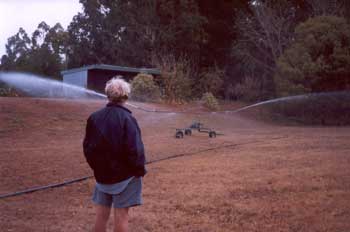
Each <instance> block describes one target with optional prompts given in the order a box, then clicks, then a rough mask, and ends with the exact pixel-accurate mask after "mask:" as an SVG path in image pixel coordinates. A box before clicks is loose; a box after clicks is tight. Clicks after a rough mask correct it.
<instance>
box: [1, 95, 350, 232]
mask: <svg viewBox="0 0 350 232" xmlns="http://www.w3.org/2000/svg"><path fill="white" fill-rule="evenodd" d="M104 104H105V102H103V101H93V100H90V101H82V100H53V99H34V98H0V161H1V162H0V175H1V183H0V194H5V193H9V192H15V191H20V190H24V189H27V188H30V187H36V186H42V185H48V184H52V183H58V182H62V181H67V180H70V179H74V178H78V177H83V176H88V175H91V171H90V170H89V168H88V166H87V164H86V162H85V159H84V157H83V154H82V147H81V143H82V139H83V136H84V129H85V128H84V127H85V120H86V118H87V117H88V115H89V114H90V113H92V112H93V111H95V110H96V109H99V108H100V107H102V106H103V105H104ZM135 104H137V103H135ZM142 105H143V106H145V107H148V108H159V109H170V110H171V109H174V108H170V107H168V106H164V105H151V104H142ZM183 108H184V107H182V108H181V110H183ZM176 110H179V108H176ZM187 110H189V112H188V113H182V114H164V113H146V112H143V111H139V110H136V109H134V110H133V112H134V114H135V116H136V118H137V119H138V121H139V123H140V126H141V128H142V133H143V139H144V143H145V147H146V151H147V160H148V161H157V160H159V159H162V158H166V157H172V156H176V155H183V156H181V157H177V158H174V159H168V160H163V161H159V162H154V163H151V164H148V165H147V169H148V171H149V172H148V174H147V175H146V176H145V178H144V193H143V198H144V205H143V206H142V207H138V208H134V209H132V210H131V220H130V223H131V225H130V227H131V228H130V229H131V231H137V232H139V231H140V232H142V231H152V232H153V231H155V232H157V231H159V232H163V231H167V232H171V231H186V232H187V231H192V232H195V231H196V232H199V231H201V232H202V231H208V232H209V231H210V232H212V231H220V232H221V231H223V232H225V231H272V232H273V231H334V232H345V231H350V220H349V218H350V142H349V141H350V128H349V127H301V126H294V127H287V126H281V125H272V124H266V123H262V122H258V121H254V120H253V119H247V118H245V117H244V116H243V115H238V114H222V113H219V114H210V113H205V112H204V111H203V110H202V109H201V108H200V107H198V106H191V107H187ZM198 112H201V113H200V114H197V113H198ZM194 119H199V120H201V122H203V123H205V125H207V126H208V127H212V128H214V129H216V130H218V131H220V132H222V133H223V134H224V135H222V136H218V137H217V138H213V139H210V138H208V135H207V134H200V133H198V132H193V135H192V136H190V137H186V138H185V139H175V138H174V133H175V129H174V128H177V127H186V126H188V125H189V124H191V123H192V121H193V120H194ZM93 187H94V180H93V179H89V180H85V181H82V182H79V183H74V184H71V185H67V186H64V187H59V188H53V189H48V190H44V191H38V192H34V193H30V194H25V195H20V196H15V197H10V198H5V199H0V226H1V229H0V230H1V231H16V232H17V231H89V230H90V229H91V227H92V224H93V221H94V208H93V204H92V202H91V200H90V197H91V192H92V189H93ZM109 226H110V229H111V228H112V221H111V223H110V225H109Z"/></svg>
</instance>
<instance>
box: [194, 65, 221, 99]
mask: <svg viewBox="0 0 350 232" xmlns="http://www.w3.org/2000/svg"><path fill="white" fill-rule="evenodd" d="M223 77H224V71H223V70H221V69H219V68H217V67H215V68H214V69H209V70H206V71H204V72H202V73H201V74H200V79H199V82H198V85H197V86H196V89H197V91H196V92H199V93H209V92H210V93H213V94H215V95H216V96H217V95H218V94H219V93H220V91H221V90H222V87H223Z"/></svg>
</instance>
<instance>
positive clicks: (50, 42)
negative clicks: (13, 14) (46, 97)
mask: <svg viewBox="0 0 350 232" xmlns="http://www.w3.org/2000/svg"><path fill="white" fill-rule="evenodd" d="M66 42H67V33H66V32H65V31H64V29H63V28H62V26H61V25H60V24H56V25H55V26H54V27H52V28H50V26H49V25H47V24H46V23H45V22H41V23H40V24H39V25H38V28H37V29H36V30H35V31H34V32H33V34H32V37H31V38H29V36H28V35H27V33H26V32H25V31H24V29H22V28H20V29H19V31H18V33H17V34H16V35H14V36H12V37H10V38H9V39H8V43H7V44H6V53H7V54H6V55H4V56H3V57H2V58H1V69H2V70H7V71H10V70H11V71H22V72H31V73H35V74H39V75H43V76H48V77H52V78H56V79H58V78H60V71H61V69H62V63H63V62H64V58H63V57H64V54H65V51H66Z"/></svg>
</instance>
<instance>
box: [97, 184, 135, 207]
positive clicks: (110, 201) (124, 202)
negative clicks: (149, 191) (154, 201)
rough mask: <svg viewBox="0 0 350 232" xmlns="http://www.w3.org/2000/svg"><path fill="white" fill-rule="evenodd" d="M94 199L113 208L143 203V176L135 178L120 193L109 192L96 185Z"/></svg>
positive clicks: (99, 203)
mask: <svg viewBox="0 0 350 232" xmlns="http://www.w3.org/2000/svg"><path fill="white" fill-rule="evenodd" d="M92 201H93V202H94V203H95V204H98V205H103V206H107V207H112V205H113V208H128V207H133V206H138V205H142V178H133V179H132V180H131V181H130V182H129V184H128V185H127V187H126V188H125V189H124V190H123V191H122V192H121V193H118V194H108V193H105V192H102V191H100V190H99V189H97V188H96V187H95V190H94V193H93V196H92Z"/></svg>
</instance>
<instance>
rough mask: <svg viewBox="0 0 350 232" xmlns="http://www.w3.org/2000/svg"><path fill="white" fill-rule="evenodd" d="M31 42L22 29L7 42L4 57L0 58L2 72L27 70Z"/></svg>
mask: <svg viewBox="0 0 350 232" xmlns="http://www.w3.org/2000/svg"><path fill="white" fill-rule="evenodd" d="M30 47H31V40H30V38H29V37H28V34H27V33H26V31H25V30H24V29H23V28H19V30H18V32H17V33H16V34H15V35H13V36H11V37H10V38H9V39H8V40H7V44H6V55H4V56H2V58H1V64H2V65H1V66H2V69H3V70H6V71H8V70H27V69H28V68H29V67H28V55H29V52H30Z"/></svg>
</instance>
